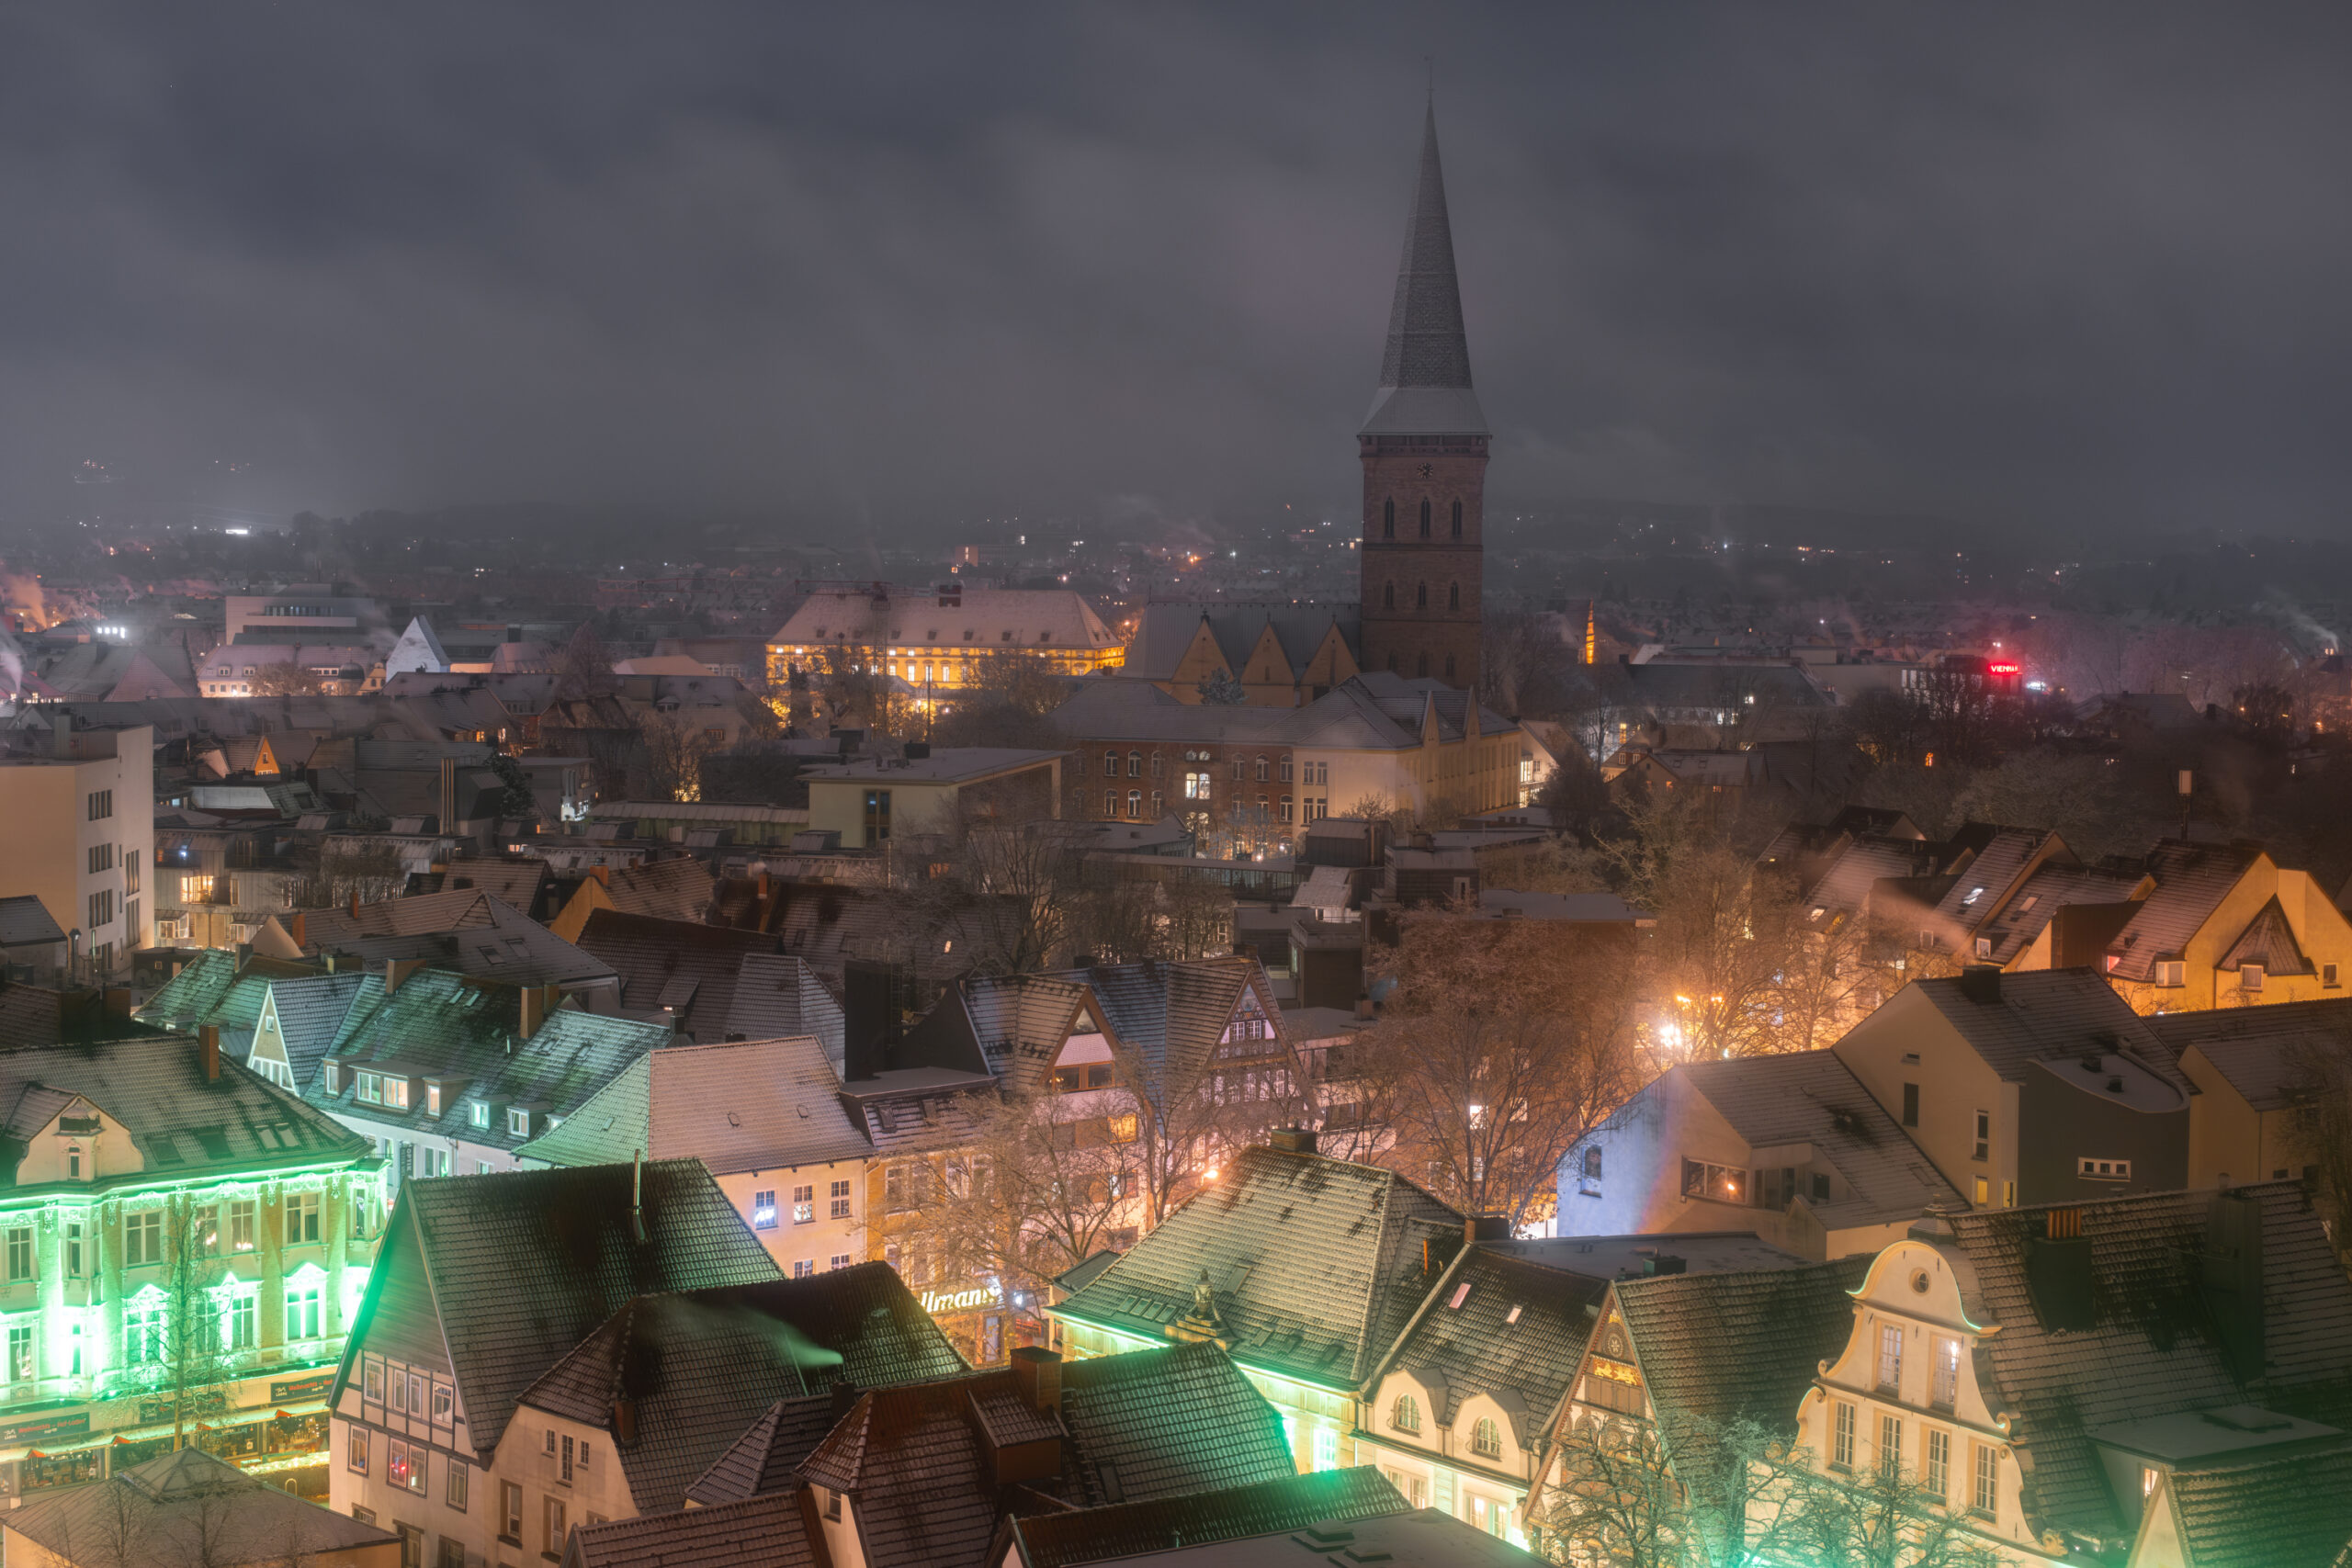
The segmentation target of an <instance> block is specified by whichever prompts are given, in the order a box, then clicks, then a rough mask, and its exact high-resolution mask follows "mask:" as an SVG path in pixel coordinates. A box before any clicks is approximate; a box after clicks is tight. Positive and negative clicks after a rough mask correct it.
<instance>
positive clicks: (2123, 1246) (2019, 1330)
mask: <svg viewBox="0 0 2352 1568" xmlns="http://www.w3.org/2000/svg"><path fill="white" fill-rule="evenodd" d="M2236 1193H2237V1194H2239V1195H2243V1196H2244V1198H2245V1200H2247V1201H2251V1202H2254V1203H2256V1204H2257V1205H2258V1206H2259V1213H2260V1218H2261V1255H2262V1268H2263V1278H2264V1291H2263V1298H2264V1299H2263V1304H2264V1310H2265V1317H2266V1324H2265V1341H2266V1345H2265V1351H2266V1359H2267V1376H2266V1377H2265V1378H2263V1379H2260V1380H2256V1381H2254V1382H2243V1381H2241V1380H2240V1379H2239V1378H2238V1377H2237V1376H2236V1375H2235V1374H2233V1372H2232V1371H2231V1370H2230V1366H2229V1364H2228V1361H2227V1359H2225V1357H2224V1355H2223V1353H2222V1346H2221V1342H2220V1329H2219V1327H2218V1326H2217V1323H2216V1319H2215V1317H2214V1315H2213V1312H2212V1309H2211V1307H2210V1306H2209V1305H2208V1304H2207V1303H2206V1300H2205V1298H2204V1296H2203V1294H2202V1293H2201V1292H2200V1290H2199V1280H2198V1277H2197V1272H2198V1271H2197V1269H2195V1267H2194V1266H2193V1264H2192V1262H2191V1261H2190V1260H2192V1259H2197V1258H2202V1257H2203V1256H2204V1255H2205V1254H2206V1252H2207V1251H2208V1247H2209V1241H2208V1226H2209V1224H2210V1222H2211V1216H2212V1215H2213V1214H2214V1213H2215V1212H2216V1205H2217V1203H2220V1202H2222V1201H2227V1200H2224V1199H2223V1198H2222V1196H2221V1195H2219V1194H2216V1193H2213V1192H2210V1191H2207V1192H2161V1193H2153V1194H2148V1195H2144V1196H2137V1197H2129V1198H2119V1199H2115V1200H2113V1201H2109V1202H2103V1203H2085V1204H2081V1205H2069V1206H2067V1207H2069V1208H2072V1209H2074V1210H2075V1211H2076V1212H2078V1213H2080V1215H2081V1224H2082V1235H2083V1236H2084V1238H2085V1239H2086V1241H2087V1242H2088V1244H2089V1247H2090V1256H2091V1272H2092V1299H2093V1308H2094V1312H2095V1314H2096V1315H2095V1321H2094V1323H2093V1325H2092V1326H2091V1327H2090V1328H2088V1329H2085V1330H2079V1331H2074V1332H2066V1331H2060V1330H2052V1329H2049V1328H2045V1327H2044V1326H2043V1325H2042V1320H2041V1316H2040V1314H2038V1313H2037V1312H2036V1310H2035V1306H2034V1301H2033V1293H2032V1292H2031V1291H2030V1289H2029V1287H2028V1285H2027V1281H2026V1253H2027V1248H2028V1245H2029V1241H2030V1239H2031V1238H2038V1237H2039V1236H2040V1235H2041V1233H2042V1228H2043V1226H2044V1224H2046V1220H2045V1216H2046V1215H2047V1214H2048V1213H2050V1212H2051V1211H2050V1210H2048V1209H2007V1210H1998V1209H1996V1210H1977V1211H1973V1212H1971V1213H1964V1214H1961V1215H1958V1216H1957V1217H1956V1218H1955V1219H1954V1220H1953V1222H1952V1223H1953V1224H1954V1226H1955V1228H1956V1230H1957V1232H1958V1236H1959V1242H1960V1246H1961V1247H1962V1250H1963V1251H1964V1252H1965V1254H1966V1256H1967V1259H1968V1262H1969V1263H1970V1265H1972V1266H1973V1269H1974V1273H1975V1296H1976V1299H1975V1300H1974V1301H1973V1302H1972V1303H1970V1315H1971V1316H1972V1317H1973V1318H1974V1319H1975V1320H1976V1321H1978V1322H1982V1323H1986V1324H1997V1325H1999V1327H2000V1332H1999V1333H1998V1334H1996V1335H1995V1336H1993V1337H1991V1338H1990V1339H1989V1340H1988V1341H1987V1342H1986V1344H1987V1347H1988V1348H1989V1351H1990V1354H1991V1357H1992V1366H1993V1376H1994V1379H1995V1382H1996V1385H1997V1387H1998V1388H1999V1391H2000V1397H2001V1400H2002V1401H2003V1403H2004V1405H2005V1407H2006V1408H2008V1409H2011V1410H2014V1411H2016V1412H2017V1413H2018V1418H2017V1422H2016V1425H2015V1427H2013V1429H2012V1442H2013V1443H2014V1444H2015V1446H2017V1447H2018V1448H2019V1449H2020V1450H2025V1451H2026V1452H2028V1453H2029V1454H2030V1465H2029V1466H2028V1467H2027V1472H2026V1474H2027V1479H2026V1482H2025V1503H2026V1514H2027V1517H2028V1518H2029V1520H2030V1521H2032V1522H2033V1523H2034V1524H2035V1526H2036V1527H2037V1528H2041V1529H2076V1530H2081V1531H2084V1532H2086V1533H2092V1534H2100V1535H2112V1534H2115V1533H2117V1532H2118V1531H2119V1530H2120V1529H2123V1528H2125V1526H2126V1524H2127V1523H2128V1521H2125V1520H2123V1519H2121V1518H2120V1517H2119V1516H2118V1515H2117V1513H2116V1504H2115V1499H2114V1497H2113V1496H2112V1495H2111V1493H2110V1492H2109V1487H2108V1483H2107V1477H2106V1474H2105V1472H2104V1470H2103V1469H2102V1467H2101V1464H2100V1461H2099V1458H2098V1452H2097V1450H2096V1448H2095V1446H2094V1444H2093V1442H2092V1440H2091V1438H2090V1435H2089V1433H2090V1429H2091V1428H2094V1427H2112V1426H2120V1425H2122V1424H2124V1423H2128V1422H2133V1421H2142V1420H2146V1419H2149V1418H2151V1417H2154V1416H2164V1415H2169V1414H2173V1413H2176V1412H2179V1411H2186V1410H2199V1409H2213V1408H2218V1407H2220V1406H2222V1405H2227V1404H2239V1403H2243V1402H2246V1401H2249V1400H2251V1401H2253V1402H2254V1403H2256V1404H2265V1405H2267V1406H2269V1407H2271V1408H2274V1409H2278V1410H2282V1411H2286V1412H2289V1413H2290V1414H2296V1415H2306V1416H2310V1417H2311V1418H2312V1419H2314V1420H2318V1421H2323V1422H2328V1423H2330V1424H2332V1425H2336V1426H2342V1425H2344V1424H2346V1423H2345V1417H2346V1414H2347V1412H2346V1408H2345V1406H2346V1404H2347V1393H2348V1391H2352V1282H2347V1281H2346V1278H2345V1275H2344V1270H2343V1269H2342V1268H2341V1267H2340V1266H2339V1265H2338V1264H2337V1262H2336V1260H2335V1253H2334V1252H2333V1251H2332V1250H2331V1249H2330V1247H2329V1245H2328V1241H2327V1236H2326V1234H2325V1232H2324V1231H2323V1230H2322V1228H2321V1226H2320V1222H2319V1217H2318V1215H2317V1214H2315V1213H2313V1212H2312V1208H2311V1204H2310V1201H2309V1199H2308V1198H2307V1196H2306V1195H2305V1193H2304V1192H2303V1190H2302V1189H2301V1187H2300V1186H2298V1185H2294V1184H2291V1183H2288V1182H2270V1183H2266V1184H2263V1185H2260V1186H2252V1187H2242V1188H2239V1189H2236ZM1792 1408H1793V1405H1792Z"/></svg>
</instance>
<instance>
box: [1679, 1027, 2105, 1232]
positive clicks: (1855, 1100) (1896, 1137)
mask: <svg viewBox="0 0 2352 1568" xmlns="http://www.w3.org/2000/svg"><path fill="white" fill-rule="evenodd" d="M2109 994H2110V995H2111V994H2112V993H2111V992H2110V993H2109ZM1671 1071H1672V1072H1673V1073H1679V1074H1680V1075H1682V1077H1684V1078H1685V1080H1686V1081H1688V1082H1689V1084H1690V1085H1691V1088H1692V1089H1695V1090H1697V1091H1698V1093H1699V1094H1700V1095H1702V1097H1704V1099H1705V1100H1706V1101H1707V1103H1708V1104H1709V1105H1711V1106H1713V1107H1714V1109H1715V1113H1716V1114H1717V1115H1719V1116H1721V1117H1722V1118H1723V1119H1724V1121H1725V1122H1729V1123H1730V1124H1731V1130H1732V1131H1733V1133H1735V1134H1737V1135H1738V1137H1739V1138H1740V1139H1741V1141H1742V1142H1744V1143H1746V1144H1747V1145H1748V1147H1749V1148H1751V1149H1758V1148H1769V1147H1772V1146H1775V1145H1789V1144H1811V1145H1814V1147H1815V1148H1816V1149H1818V1150H1819V1151H1820V1154H1821V1157H1822V1158H1823V1159H1825V1160H1826V1161H1828V1163H1829V1164H1830V1166H1831V1167H1833V1168H1835V1169H1836V1170H1837V1172H1838V1175H1840V1176H1842V1177H1844V1178H1845V1179H1846V1181H1847V1183H1848V1185H1849V1186H1850V1187H1852V1188H1853V1189H1854V1195H1853V1196H1852V1197H1851V1198H1849V1199H1846V1200H1843V1201H1838V1202H1830V1201H1814V1200H1812V1199H1810V1198H1808V1199H1806V1200H1805V1201H1806V1202H1807V1204H1808V1205H1809V1206H1810V1207H1811V1208H1812V1210H1813V1213H1814V1214H1815V1217H1816V1218H1818V1219H1819V1220H1820V1221H1821V1223H1822V1224H1824V1225H1826V1226H1827V1227H1828V1228H1830V1229H1832V1230H1837V1229H1839V1228H1841V1227H1845V1226H1849V1225H1866V1224H1884V1223H1890V1222H1894V1221H1905V1220H1910V1219H1913V1218H1916V1217H1917V1215H1919V1214H1920V1213H1922V1212H1924V1211H1925V1210H1926V1209H1927V1207H1928V1205H1929V1204H1930V1203H1943V1202H1953V1201H1959V1199H1960V1196H1961V1193H1960V1190H1959V1189H1958V1188H1956V1187H1954V1186H1953V1185H1952V1184H1951V1182H1950V1181H1948V1180H1946V1179H1944V1178H1943V1177H1942V1176H1941V1175H1940V1174H1939V1173H1938V1171H1937V1170H1936V1168H1935V1166H1934V1165H1933V1164H1932V1163H1930V1162H1929V1160H1928V1156H1926V1155H1924V1154H1922V1153H1921V1152H1920V1150H1919V1146H1918V1145H1917V1144H1915V1143H1913V1142H1912V1141H1911V1137H1910V1134H1907V1133H1905V1131H1904V1130H1903V1128H1902V1125H1901V1124H1900V1123H1898V1122H1896V1121H1895V1120H1894V1117H1892V1116H1890V1115H1888V1114H1887V1112H1886V1108H1885V1107H1884V1106H1883V1105H1881V1104H1880V1103H1879V1102H1878V1100H1876V1099H1875V1098H1873V1097H1872V1095H1871V1092H1870V1090H1869V1089H1865V1088H1863V1087H1862V1082H1861V1080H1860V1078H1858V1077H1855V1076H1854V1074H1853V1069H1851V1068H1850V1067H1849V1066H1846V1064H1845V1063H1844V1062H1842V1061H1840V1060H1838V1054H1837V1053H1836V1052H1835V1051H1801V1052H1795V1053H1792V1054H1791V1055H1781V1056H1738V1057H1733V1058H1731V1059H1729V1060H1727V1061H1713V1062H1708V1061H1695V1062H1688V1063H1684V1064H1681V1065H1679V1066H1675V1067H1674V1068H1672V1069H1671ZM1644 1092H1645V1093H1646V1092H1648V1091H1646V1090H1645V1091H1644Z"/></svg>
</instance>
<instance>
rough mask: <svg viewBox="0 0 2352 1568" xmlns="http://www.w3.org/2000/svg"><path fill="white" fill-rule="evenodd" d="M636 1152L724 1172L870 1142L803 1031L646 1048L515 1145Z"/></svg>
mask: <svg viewBox="0 0 2352 1568" xmlns="http://www.w3.org/2000/svg"><path fill="white" fill-rule="evenodd" d="M639 1151H642V1152H643V1153H644V1154H645V1155H646V1156H648V1157H649V1158H653V1159H700V1160H701V1161H702V1162H703V1163H704V1164H705V1165H707V1166H708V1167H710V1168H711V1169H712V1170H714V1171H718V1172H720V1173H722V1174H724V1173H728V1172H733V1171H740V1170H772V1169H775V1168H776V1167H778V1166H786V1165H823V1164H828V1163H831V1162H832V1161H835V1160H845V1159H862V1158H864V1157H865V1156H866V1155H869V1154H871V1153H873V1151H874V1145H873V1144H872V1143H871V1142H870V1141H868V1139H867V1138H866V1136H865V1128H864V1127H863V1125H862V1124H861V1122H860V1120H859V1119H857V1118H854V1117H853V1116H852V1114H851V1112H850V1111H849V1110H848V1108H847V1107H846V1106H845V1105H844V1104H843V1102H842V1097H841V1080H840V1079H839V1078H837V1077H834V1076H833V1069H832V1066H831V1063H829V1062H827V1061H826V1060H825V1052H824V1047H823V1046H822V1045H820V1043H818V1042H817V1041H815V1040H813V1039H810V1038H809V1037H807V1036H803V1037H802V1038H800V1039H797V1040H743V1041H736V1042H734V1043H730V1044H726V1045H672V1046H668V1047H665V1048H663V1049H662V1050H659V1051H652V1052H649V1053H647V1054H646V1055H642V1056H639V1058H638V1059H637V1060H636V1061H634V1062H631V1063H630V1064H629V1065H628V1066H626V1067H624V1068H623V1069H622V1070H621V1071H620V1073H619V1075H618V1076H616V1077H615V1078H614V1079H613V1080H612V1081H611V1082H610V1083H608V1084H606V1085H605V1087H604V1088H603V1089H599V1090H598V1091H597V1092H596V1093H595V1095H594V1097H593V1098H591V1099H590V1100H588V1101H587V1102H586V1103H585V1104H583V1105H582V1106H581V1107H580V1109H579V1110H578V1111H574V1112H573V1113H572V1114H571V1115H570V1116H567V1117H565V1118H564V1122H563V1125H561V1126H560V1127H558V1128H556V1129H555V1130H554V1131H553V1132H551V1133H548V1134H543V1135H541V1136H539V1137H537V1138H534V1139H533V1140H531V1142H529V1143H527V1144H526V1145H523V1146H522V1148H520V1149H519V1150H517V1151H516V1153H517V1154H518V1155H519V1156H522V1157H523V1158H526V1159H538V1160H545V1161H546V1162H547V1163H548V1164H549V1165H605V1164H611V1163H614V1162H616V1161H620V1160H627V1159H629V1158H631V1157H633V1156H635V1155H636V1154H637V1153H638V1152H639Z"/></svg>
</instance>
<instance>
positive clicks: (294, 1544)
mask: <svg viewBox="0 0 2352 1568" xmlns="http://www.w3.org/2000/svg"><path fill="white" fill-rule="evenodd" d="M7 1528H8V1529H11V1530H14V1531H16V1532H17V1534H19V1535H22V1536H24V1537H25V1538H26V1539H27V1540H30V1541H32V1542H34V1543H35V1544H37V1545H39V1546H41V1547H43V1548H46V1549H47V1550H48V1551H51V1552H54V1553H56V1554H57V1558H58V1560H59V1561H61V1562H97V1561H100V1560H101V1557H100V1554H101V1553H105V1554H108V1555H112V1554H114V1553H115V1552H116V1551H117V1550H118V1547H119V1557H117V1558H116V1560H117V1561H122V1562H140V1563H141V1564H145V1565H148V1568H236V1565H239V1564H246V1563H250V1564H253V1565H254V1568H261V1565H263V1564H266V1563H274V1562H285V1561H287V1560H288V1554H289V1553H290V1554H294V1555H298V1556H300V1557H302V1558H305V1559H308V1558H309V1557H310V1556H311V1553H314V1552H315V1553H321V1554H323V1553H327V1552H339V1551H352V1550H354V1549H356V1548H360V1547H366V1546H372V1545H376V1544H378V1543H380V1542H385V1541H390V1540H397V1539H398V1538H397V1537H395V1536H394V1535H392V1534H391V1532H390V1531H389V1530H382V1529H377V1528H376V1527H375V1526H374V1525H369V1524H362V1523H360V1522H359V1521H358V1520H357V1519H355V1518H352V1517H349V1516H348V1515H345V1514H339V1513H336V1512H335V1511H334V1509H332V1508H322V1507H321V1506H319V1505H318V1504H316V1503H311V1502H305V1501H304V1500H303V1499H301V1498H300V1497H297V1496H294V1495H291V1494H289V1493H287V1492H282V1491H280V1490H279V1489H278V1488H277V1487H275V1486H272V1485H269V1484H267V1483H265V1482H262V1481H260V1480H257V1479H255V1478H254V1477H251V1476H248V1475H246V1474H245V1473H244V1472H243V1471H241V1470H238V1469H237V1468H236V1467H235V1466H234V1465H232V1464H229V1463H227V1462H225V1461H221V1460H218V1459H215V1458H214V1457H213V1456H212V1455H210V1454H208V1453H206V1452H204V1451H203V1450H200V1449H194V1448H187V1449H179V1450H174V1451H170V1452H166V1453H162V1454H158V1455H156V1456H155V1457H154V1458H153V1459H151V1460H148V1461H145V1462H144V1463H141V1464H137V1465H133V1466H132V1467H130V1469H129V1470H125V1471H120V1472H117V1473H116V1474H114V1475H112V1476H109V1477H108V1478H107V1479H106V1480H104V1481H101V1482H98V1483H96V1484H95V1485H89V1486H75V1487H72V1488H70V1489H68V1490H65V1491H62V1492H53V1493H51V1494H50V1495H47V1496H45V1497H44V1496H36V1497H33V1498H30V1499H28V1500H27V1502H26V1504H25V1506H23V1507H20V1508H17V1509H16V1510H14V1511H13V1512H11V1513H10V1514H9V1515H8V1518H7ZM126 1536H128V1537H130V1540H124V1537H126ZM100 1543H104V1544H103V1545H101V1544H100ZM93 1548H96V1551H93Z"/></svg>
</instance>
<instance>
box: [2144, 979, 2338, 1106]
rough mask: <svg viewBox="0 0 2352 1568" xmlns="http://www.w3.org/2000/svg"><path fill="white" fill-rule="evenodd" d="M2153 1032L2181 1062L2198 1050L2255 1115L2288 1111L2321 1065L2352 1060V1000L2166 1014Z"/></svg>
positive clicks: (2155, 1022) (2154, 1024) (2155, 1021)
mask: <svg viewBox="0 0 2352 1568" xmlns="http://www.w3.org/2000/svg"><path fill="white" fill-rule="evenodd" d="M2148 1028H2149V1029H2150V1030H2151V1031H2153V1032H2154V1034H2155V1036H2156V1038H2157V1039H2158V1040H2160V1041H2162V1042H2163V1043H2164V1047H2165V1050H2167V1051H2169V1052H2171V1053H2172V1054H2173V1055H2174V1057H2175V1058H2176V1059H2177V1058H2178V1057H2180V1056H2183V1055H2187V1054H2188V1049H2189V1047H2190V1046H2192V1045H2193V1046H2195V1047H2197V1048H2198V1050H2199V1052H2200V1053H2201V1054H2202V1055H2204V1057H2205V1059H2206V1060H2207V1061H2209V1062H2211V1064H2212V1065H2213V1070H2214V1071H2216V1072H2218V1073H2220V1074H2221V1075H2222V1078H2223V1079H2224V1080H2225V1081H2226V1082H2227V1083H2228V1084H2229V1086H2230V1087H2231V1088H2232V1089H2236V1090H2237V1091H2238V1093H2239V1094H2241V1095H2243V1096H2244V1097H2245V1101H2246V1103H2247V1104H2248V1105H2249V1106H2251V1107H2253V1108H2254V1109H2255V1110H2256V1111H2283V1110H2285V1109H2286V1108H2287V1107H2288V1106H2289V1105H2290V1104H2291V1103H2293V1095H2294V1091H2295V1089H2296V1087H2297V1085H2298V1084H2299V1083H2300V1082H2301V1080H2302V1078H2303V1077H2304V1075H2305V1074H2306V1073H2307V1072H2308V1071H2309V1069H2310V1066H2311V1065H2312V1064H2313V1063H2314V1062H2318V1061H2328V1060H2333V1061H2336V1062H2346V1061H2352V998H2346V997H2337V998H2330V999H2328V1000H2325V1001H2312V1002H2272V1003H2268V1004H2267V1005H2265V1006H2262V1007H2256V1008H2209V1009H2202V1010H2198V1011H2194V1012H2169V1013H2163V1014H2160V1015H2158V1016H2157V1017H2154V1018H2152V1019H2150V1020H2149V1021H2148Z"/></svg>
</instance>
